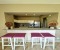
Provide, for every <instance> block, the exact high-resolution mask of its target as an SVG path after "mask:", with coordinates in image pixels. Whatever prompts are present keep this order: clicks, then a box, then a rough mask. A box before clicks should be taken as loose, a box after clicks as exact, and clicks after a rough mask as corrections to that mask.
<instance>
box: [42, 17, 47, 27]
mask: <svg viewBox="0 0 60 50" xmlns="http://www.w3.org/2000/svg"><path fill="white" fill-rule="evenodd" d="M43 27H44V28H46V27H47V18H46V17H45V18H43Z"/></svg>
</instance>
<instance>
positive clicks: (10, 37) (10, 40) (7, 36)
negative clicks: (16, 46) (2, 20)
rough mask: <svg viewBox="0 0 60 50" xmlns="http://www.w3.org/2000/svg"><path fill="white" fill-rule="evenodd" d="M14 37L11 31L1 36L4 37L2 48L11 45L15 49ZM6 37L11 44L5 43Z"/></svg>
mask: <svg viewBox="0 0 60 50" xmlns="http://www.w3.org/2000/svg"><path fill="white" fill-rule="evenodd" d="M12 37H13V34H10V33H8V34H5V35H3V36H2V37H1V39H2V50H4V46H11V48H12V50H13V43H12ZM5 39H7V40H8V43H9V44H5Z"/></svg>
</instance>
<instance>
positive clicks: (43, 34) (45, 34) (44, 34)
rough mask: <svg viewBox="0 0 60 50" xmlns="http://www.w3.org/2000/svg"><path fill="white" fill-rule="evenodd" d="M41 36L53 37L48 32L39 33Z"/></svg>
mask: <svg viewBox="0 0 60 50" xmlns="http://www.w3.org/2000/svg"><path fill="white" fill-rule="evenodd" d="M41 34H42V36H43V37H55V36H54V35H52V34H50V33H41Z"/></svg>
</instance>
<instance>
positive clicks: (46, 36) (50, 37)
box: [41, 33, 55, 50]
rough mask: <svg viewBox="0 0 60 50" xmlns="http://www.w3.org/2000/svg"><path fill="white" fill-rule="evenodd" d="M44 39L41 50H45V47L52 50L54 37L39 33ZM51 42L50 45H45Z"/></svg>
mask: <svg viewBox="0 0 60 50" xmlns="http://www.w3.org/2000/svg"><path fill="white" fill-rule="evenodd" d="M41 34H42V36H43V38H44V45H43V49H45V47H46V46H52V47H53V50H54V48H55V36H54V35H52V34H50V33H41ZM47 42H48V43H49V42H52V44H46V43H47Z"/></svg>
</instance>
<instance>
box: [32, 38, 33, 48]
mask: <svg viewBox="0 0 60 50" xmlns="http://www.w3.org/2000/svg"><path fill="white" fill-rule="evenodd" d="M32 48H33V38H32Z"/></svg>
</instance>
